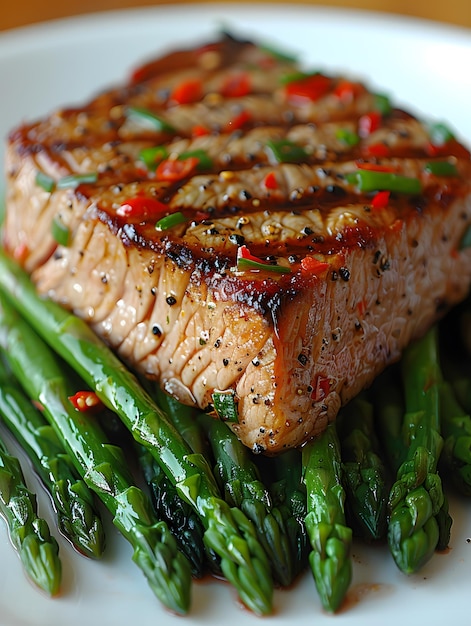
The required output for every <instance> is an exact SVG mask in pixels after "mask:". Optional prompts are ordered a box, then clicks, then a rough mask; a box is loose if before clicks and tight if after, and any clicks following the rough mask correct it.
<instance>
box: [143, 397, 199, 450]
mask: <svg viewBox="0 0 471 626" xmlns="http://www.w3.org/2000/svg"><path fill="white" fill-rule="evenodd" d="M155 399H156V402H157V404H158V406H159V407H160V408H161V409H162V411H163V412H164V413H165V415H167V416H168V418H169V419H170V421H171V422H172V424H173V425H174V426H175V428H176V429H177V430H178V432H179V433H180V435H181V436H182V437H183V439H184V440H185V441H186V443H187V444H188V445H189V446H190V448H191V449H192V451H193V452H196V453H197V454H201V455H203V456H207V455H208V454H209V447H208V443H207V440H206V437H205V435H204V433H203V430H202V428H201V426H200V424H199V423H198V419H197V416H198V414H197V412H196V411H195V409H194V407H191V406H187V405H185V404H181V402H178V401H177V400H175V398H172V397H171V396H169V395H168V394H166V393H165V392H164V391H162V390H161V389H160V387H157V389H156V390H155Z"/></svg>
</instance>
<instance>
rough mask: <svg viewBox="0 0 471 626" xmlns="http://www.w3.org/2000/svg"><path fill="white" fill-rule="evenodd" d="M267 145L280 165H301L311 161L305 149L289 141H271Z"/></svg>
mask: <svg viewBox="0 0 471 626" xmlns="http://www.w3.org/2000/svg"><path fill="white" fill-rule="evenodd" d="M266 145H267V148H269V149H270V150H271V152H272V153H273V156H274V157H275V159H276V160H277V161H278V163H301V162H302V161H307V160H308V159H309V157H308V154H307V152H306V151H305V150H304V148H302V147H301V146H299V145H298V144H296V143H294V142H293V141H289V140H288V139H280V140H273V141H272V140H270V141H267V144H266Z"/></svg>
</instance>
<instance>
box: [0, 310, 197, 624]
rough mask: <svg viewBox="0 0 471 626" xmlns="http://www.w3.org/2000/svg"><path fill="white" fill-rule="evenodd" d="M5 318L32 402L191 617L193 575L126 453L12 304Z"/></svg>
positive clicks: (165, 593) (165, 595)
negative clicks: (80, 407) (78, 404)
mask: <svg viewBox="0 0 471 626" xmlns="http://www.w3.org/2000/svg"><path fill="white" fill-rule="evenodd" d="M2 309H3V310H2V311H1V315H0V342H1V345H2V347H3V349H4V350H5V352H6V354H7V358H8V362H9V365H10V367H11V370H12V371H13V373H14V374H15V376H16V377H17V378H18V380H19V381H20V383H21V384H22V386H23V387H24V389H25V392H26V393H27V394H28V395H29V396H30V397H31V399H32V400H34V401H37V402H39V403H40V404H41V405H42V407H43V410H44V415H45V416H46V418H47V419H48V420H49V422H50V424H51V426H53V427H54V429H55V431H56V433H57V435H58V437H59V439H60V440H61V443H62V445H63V446H64V447H65V449H66V451H67V453H68V454H69V456H70V457H71V459H73V461H74V463H75V466H76V469H77V471H78V472H79V473H80V475H81V476H82V477H83V480H84V481H85V483H86V484H87V485H88V486H89V487H90V489H92V490H93V491H95V493H96V494H97V495H98V496H99V498H100V499H101V500H102V502H103V503H104V504H105V506H106V507H107V508H108V510H109V511H110V512H111V514H112V515H113V523H114V524H115V525H116V527H117V528H118V529H119V530H120V532H121V533H122V534H123V535H124V537H125V538H126V539H127V540H128V541H129V542H130V543H131V545H132V546H133V548H134V553H133V560H134V561H135V563H136V564H137V565H138V566H139V567H140V568H141V570H142V571H143V572H144V575H145V576H146V578H147V581H148V583H149V585H150V587H151V588H152V590H153V591H154V593H155V595H156V596H157V597H158V598H159V599H160V601H161V602H162V603H163V604H164V605H165V606H167V607H169V608H170V609H171V610H172V611H175V612H177V613H186V612H187V610H188V608H189V603H190V586H191V570H190V566H189V564H188V561H187V560H186V559H185V557H184V556H183V555H182V553H181V552H180V551H179V549H178V546H177V544H176V542H175V540H174V538H173V536H172V535H171V533H170V531H169V530H168V527H167V525H166V524H165V523H164V522H161V521H159V520H157V518H156V517H155V516H154V515H153V512H152V505H151V503H150V500H149V498H148V497H147V496H146V495H145V494H144V493H143V492H142V491H141V490H140V489H139V488H138V487H137V486H135V484H134V481H133V477H132V476H131V474H130V472H129V471H128V469H127V464H126V459H125V456H124V453H123V451H122V450H121V449H120V448H118V447H117V446H113V445H110V444H108V442H107V440H106V437H105V435H104V433H103V431H102V430H101V427H100V426H99V425H98V422H97V420H96V418H95V417H92V416H90V415H89V414H87V413H85V412H80V411H77V410H76V409H75V408H74V407H73V404H72V402H71V401H70V400H69V397H70V392H69V389H68V385H67V381H66V380H65V378H64V375H63V371H64V368H63V367H62V366H61V365H62V364H60V363H58V362H57V360H56V358H55V355H54V354H53V353H52V351H51V350H50V349H49V348H48V346H47V345H46V344H45V343H44V342H43V341H42V339H40V337H39V336H38V335H36V333H35V332H34V330H33V329H32V328H31V327H30V326H29V325H28V324H27V323H26V322H25V321H24V320H23V319H21V318H20V317H19V316H18V315H16V314H15V311H14V310H13V309H12V307H11V306H10V305H9V304H8V303H7V302H3V304H2Z"/></svg>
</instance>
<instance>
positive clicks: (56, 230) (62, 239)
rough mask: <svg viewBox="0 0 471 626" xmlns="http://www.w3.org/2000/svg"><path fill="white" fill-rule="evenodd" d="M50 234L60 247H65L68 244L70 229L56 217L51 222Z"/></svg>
mask: <svg viewBox="0 0 471 626" xmlns="http://www.w3.org/2000/svg"><path fill="white" fill-rule="evenodd" d="M51 232H52V236H53V238H54V241H56V242H57V243H58V244H59V245H60V246H65V247H67V246H68V245H69V243H70V229H69V227H68V226H66V225H65V224H64V222H63V221H62V220H61V218H60V217H59V216H58V215H56V216H55V217H54V219H53V220H52V224H51Z"/></svg>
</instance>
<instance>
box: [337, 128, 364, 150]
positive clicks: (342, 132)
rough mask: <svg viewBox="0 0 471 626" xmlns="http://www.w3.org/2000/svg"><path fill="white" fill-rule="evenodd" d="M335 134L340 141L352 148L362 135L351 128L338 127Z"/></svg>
mask: <svg viewBox="0 0 471 626" xmlns="http://www.w3.org/2000/svg"><path fill="white" fill-rule="evenodd" d="M335 136H336V137H337V139H338V140H339V141H341V142H342V143H344V144H345V145H347V146H350V147H352V148H353V146H356V145H357V143H358V142H359V141H360V137H359V136H358V135H357V133H355V132H354V131H352V130H350V129H349V128H338V129H337V130H336V132H335Z"/></svg>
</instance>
